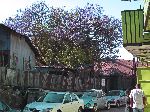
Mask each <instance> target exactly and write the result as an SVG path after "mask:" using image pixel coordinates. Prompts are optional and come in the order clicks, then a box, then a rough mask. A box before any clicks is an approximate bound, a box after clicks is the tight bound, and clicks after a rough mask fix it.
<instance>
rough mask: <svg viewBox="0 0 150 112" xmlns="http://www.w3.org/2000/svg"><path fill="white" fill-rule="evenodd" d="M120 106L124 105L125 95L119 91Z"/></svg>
mask: <svg viewBox="0 0 150 112" xmlns="http://www.w3.org/2000/svg"><path fill="white" fill-rule="evenodd" d="M120 104H121V105H124V104H125V94H124V92H123V91H120Z"/></svg>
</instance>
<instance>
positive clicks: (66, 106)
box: [24, 92, 84, 112]
mask: <svg viewBox="0 0 150 112" xmlns="http://www.w3.org/2000/svg"><path fill="white" fill-rule="evenodd" d="M83 108H84V102H83V100H81V99H79V97H78V96H77V95H76V94H74V93H70V92H47V93H46V94H44V95H43V96H41V97H40V98H39V99H38V100H37V101H35V102H32V103H29V104H27V105H26V107H25V108H24V112H33V111H36V112H80V111H82V109H83Z"/></svg>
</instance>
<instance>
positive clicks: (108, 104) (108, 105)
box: [106, 102, 110, 110]
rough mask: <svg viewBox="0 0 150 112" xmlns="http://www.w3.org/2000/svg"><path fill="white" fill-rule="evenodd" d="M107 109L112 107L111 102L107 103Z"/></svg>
mask: <svg viewBox="0 0 150 112" xmlns="http://www.w3.org/2000/svg"><path fill="white" fill-rule="evenodd" d="M106 109H107V110H109V109H110V102H108V103H107V107H106Z"/></svg>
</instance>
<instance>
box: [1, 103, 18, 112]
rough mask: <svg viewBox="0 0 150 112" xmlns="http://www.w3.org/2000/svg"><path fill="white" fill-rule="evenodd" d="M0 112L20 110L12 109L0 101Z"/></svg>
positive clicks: (16, 111)
mask: <svg viewBox="0 0 150 112" xmlns="http://www.w3.org/2000/svg"><path fill="white" fill-rule="evenodd" d="M0 112H20V110H15V109H12V108H11V107H10V106H8V105H7V104H6V103H5V102H3V101H0Z"/></svg>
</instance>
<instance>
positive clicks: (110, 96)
mask: <svg viewBox="0 0 150 112" xmlns="http://www.w3.org/2000/svg"><path fill="white" fill-rule="evenodd" d="M106 98H107V101H108V102H110V105H111V106H116V107H120V106H121V105H125V103H126V98H127V96H126V94H125V91H123V90H111V91H109V92H108V93H107V94H106Z"/></svg>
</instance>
